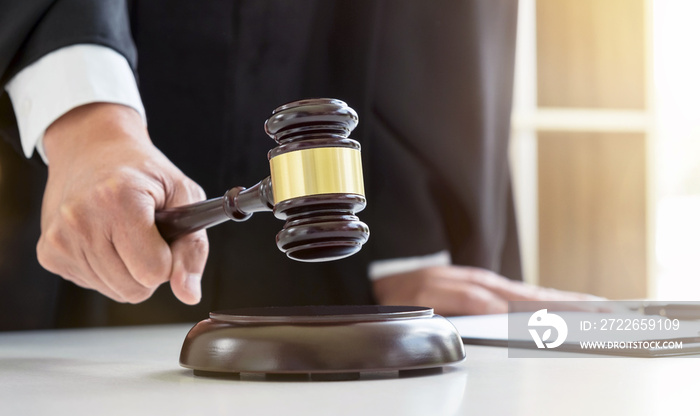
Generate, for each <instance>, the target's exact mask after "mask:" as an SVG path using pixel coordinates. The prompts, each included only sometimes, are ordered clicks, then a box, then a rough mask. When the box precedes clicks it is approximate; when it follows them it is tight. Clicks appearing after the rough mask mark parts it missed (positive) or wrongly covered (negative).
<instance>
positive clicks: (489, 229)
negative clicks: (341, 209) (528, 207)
mask: <svg viewBox="0 0 700 416" xmlns="http://www.w3.org/2000/svg"><path fill="white" fill-rule="evenodd" d="M25 3H27V2H10V1H3V3H2V7H3V8H4V9H5V10H11V11H12V13H13V16H14V17H13V18H8V17H7V16H8V14H7V13H5V14H3V16H4V17H2V18H0V19H2V21H0V23H1V24H0V27H2V28H4V29H2V30H5V32H6V33H8V34H11V36H10V37H0V39H2V40H0V48H1V49H0V71H2V80H3V81H7V80H8V79H9V77H10V76H12V75H13V74H14V73H16V72H17V71H18V70H20V69H21V68H23V67H24V66H26V65H28V64H30V63H31V62H33V61H35V60H36V59H38V58H39V57H41V56H43V55H44V54H46V53H47V52H49V51H51V50H55V49H57V48H60V47H61V46H65V45H69V44H75V43H97V44H102V45H105V46H108V47H111V48H113V49H115V50H117V51H118V52H120V53H122V54H123V55H124V56H125V57H127V59H128V60H129V62H130V63H131V65H132V67H133V68H134V70H135V71H136V73H137V75H138V80H139V83H140V90H141V94H142V99H143V101H144V104H145V107H146V111H147V115H148V121H149V131H150V134H151V137H152V139H153V141H154V142H155V143H156V145H157V146H158V147H159V148H160V149H161V150H163V152H164V153H165V154H166V155H167V156H168V157H169V158H170V159H171V160H172V161H173V162H174V163H175V164H176V165H177V166H178V167H180V168H181V169H182V170H183V171H184V172H185V173H186V174H187V175H189V176H190V177H192V178H193V179H194V180H195V181H197V182H198V183H200V184H201V185H202V186H203V187H204V189H205V191H206V192H207V194H208V195H209V196H219V195H221V194H223V192H224V191H225V190H226V189H228V188H230V187H232V186H237V185H243V186H250V185H253V184H254V183H256V182H257V181H259V180H260V179H262V178H263V177H265V176H267V175H268V174H269V170H268V169H269V168H268V166H267V160H266V154H267V151H268V150H269V149H270V148H271V147H273V146H274V142H273V141H272V140H270V139H269V138H267V136H265V135H264V132H263V130H262V124H263V122H264V120H265V119H266V118H267V117H268V116H269V114H270V112H271V110H272V109H274V108H275V107H277V106H278V105H280V104H283V103H286V102H288V101H292V100H296V99H300V98H306V97H318V96H323V97H334V98H339V99H343V100H345V101H346V102H348V103H349V104H350V105H351V106H352V107H353V108H355V109H356V110H357V111H358V114H359V116H360V125H359V126H358V128H357V129H356V131H355V132H354V133H353V135H352V136H353V137H354V138H355V139H357V140H358V141H360V143H361V144H362V146H363V150H362V151H363V163H364V171H365V177H366V182H367V183H366V187H367V199H368V207H367V209H366V210H365V211H363V212H362V213H360V217H361V218H362V219H363V220H364V221H365V222H367V223H368V224H369V226H370V229H371V237H370V241H369V242H368V244H367V245H366V247H365V248H363V250H362V251H361V252H360V253H359V254H358V255H355V256H353V257H351V258H349V259H346V260H342V261H338V262H333V263H326V264H311V265H310V264H302V263H295V262H293V261H290V260H287V259H286V258H285V257H284V255H283V254H281V253H280V252H279V251H277V248H276V247H275V244H274V236H275V234H276V233H277V232H278V231H279V230H280V229H281V226H282V223H281V222H280V221H279V220H276V219H274V218H273V217H272V216H271V215H265V214H257V215H256V216H254V217H253V218H252V219H251V220H249V221H248V222H246V223H235V224H234V223H228V224H223V225H220V226H217V227H215V228H213V229H210V231H209V237H210V243H211V252H210V258H209V262H208V264H207V269H206V271H205V276H204V280H203V299H202V302H201V304H200V305H199V306H197V307H187V306H184V305H180V304H179V303H178V302H177V301H176V300H175V299H174V297H173V296H172V294H170V293H169V288H167V287H164V288H162V289H159V290H158V291H157V292H156V294H155V295H154V297H153V298H152V299H151V300H149V301H147V302H144V303H143V304H140V305H120V304H117V303H115V302H112V301H109V300H107V299H105V298H103V297H102V296H100V295H98V294H96V293H94V292H89V291H85V290H82V289H79V288H76V287H75V286H73V285H72V284H69V283H60V284H58V283H55V282H57V281H59V280H58V279H55V280H53V281H52V283H51V284H52V285H54V286H57V288H56V289H55V293H54V294H53V295H52V296H49V295H47V297H51V299H54V302H53V303H51V302H49V303H48V305H49V306H46V307H44V308H43V309H44V310H43V311H38V309H39V308H34V311H33V312H32V311H29V312H31V313H30V314H32V315H36V316H39V315H40V316H42V317H43V318H42V319H39V320H36V321H35V322H34V325H48V326H53V325H58V326H75V325H107V324H133V323H156V322H169V321H181V320H192V321H194V320H198V319H201V318H203V317H205V316H206V313H207V312H208V311H210V310H215V309H221V308H228V307H238V306H251V305H299V304H350V303H370V302H372V301H373V299H372V294H371V288H370V284H369V282H368V280H367V278H366V268H367V264H368V263H369V262H370V261H372V260H378V259H388V258H395V257H407V256H415V255H425V254H430V253H435V252H438V251H440V250H449V251H450V252H451V254H452V257H453V260H454V262H455V263H457V264H465V265H472V266H477V267H484V268H487V269H491V270H494V271H496V272H500V273H502V274H505V275H507V276H508V277H512V278H519V277H520V270H519V257H518V251H517V235H516V233H515V224H514V220H513V215H512V214H513V210H512V208H513V203H512V198H511V189H510V181H509V170H508V163H507V139H508V135H509V127H510V106H511V91H512V76H513V73H512V71H513V59H514V41H515V19H516V9H517V4H516V1H515V0H463V1H445V0H441V1H432V2H427V1H423V0H387V1H373V0H362V1H359V0H354V1H342V0H338V1H329V0H300V1H294V2H288V1H282V0H253V1H245V0H244V1H222V0H203V1H198V2H192V1H188V0H148V1H138V0H134V1H132V2H129V3H128V4H127V3H125V2H124V1H120V0H112V1H96V0H95V1H91V0H56V1H43V2H42V1H36V2H32V4H31V5H28V4H25ZM15 17H17V18H15ZM5 23H7V25H9V26H6V25H5ZM136 51H138V60H137V59H136ZM0 103H1V104H0V105H2V107H1V111H0V123H1V124H0V131H2V134H3V135H4V136H5V137H6V138H8V139H9V142H10V143H14V144H15V146H16V145H17V143H18V138H17V132H16V126H15V125H14V118H13V115H12V112H11V107H10V106H9V105H8V102H7V96H6V95H5V96H3V97H2V98H1V100H0ZM6 156H7V155H6ZM23 175H24V176H23V178H24V177H26V178H33V177H35V176H36V175H29V176H26V175H27V174H26V172H25V173H24V174H23ZM22 180H25V179H22ZM36 182H38V183H40V180H37V181H36ZM35 188H36V189H32V190H31V191H30V192H29V193H30V194H32V195H35V194H36V195H39V192H40V189H38V188H39V187H38V186H35ZM29 199H30V200H29V201H27V202H26V203H29V204H31V208H32V209H33V210H34V211H37V209H38V206H37V205H38V200H39V199H38V196H34V197H33V199H32V198H29ZM3 203H4V202H3ZM32 218H34V217H31V218H28V219H25V221H28V222H29V223H31V222H32V221H34V223H33V228H32V226H31V225H32V224H30V226H29V227H28V228H27V230H29V234H30V235H32V236H33V237H38V234H37V233H38V229H37V227H36V223H35V221H36V220H34V219H32ZM36 218H38V214H36ZM27 250H28V249H27ZM31 252H32V254H33V250H31ZM2 256H3V254H2V253H0V257H2ZM27 264H29V262H28V261H24V262H23V263H22V264H15V265H10V266H5V267H9V268H8V269H7V270H6V271H3V275H4V276H11V277H16V276H17V275H18V274H23V275H24V277H25V278H26V279H31V281H35V282H38V281H41V282H42V283H41V284H42V285H45V286H47V287H48V286H50V284H48V283H46V282H47V281H46V280H42V279H45V278H40V277H38V276H37V272H36V270H35V269H32V270H31V276H29V275H27V274H26V273H25V272H24V270H29V269H30V268H31V267H29V266H27ZM0 267H3V266H2V263H0ZM32 267H34V268H35V267H36V266H35V265H34V266H32ZM11 277H10V278H9V279H8V280H11ZM38 285H39V283H37V284H34V285H33V286H31V287H29V288H26V290H25V291H22V290H21V288H18V287H13V289H14V292H15V295H16V296H20V297H23V296H25V295H26V294H27V290H28V291H34V290H36V288H37V287H38ZM20 286H21V285H20ZM47 293H48V292H47ZM52 293H53V292H52ZM3 294H6V293H4V292H0V296H2V295H3ZM1 307H2V306H0V308H1ZM15 307H18V306H15ZM25 309H26V306H25ZM12 312H13V311H8V313H12ZM12 314H13V315H17V313H16V312H14V313H12ZM3 315H5V313H3ZM18 319H19V318H18ZM37 322H38V323H37ZM1 324H2V322H0V325H1ZM10 324H11V323H10ZM30 324H31V323H28V324H27V325H30ZM5 325H8V323H7V322H6V323H5ZM25 326H26V325H25Z"/></svg>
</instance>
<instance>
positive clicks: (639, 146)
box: [511, 0, 700, 301]
mask: <svg viewBox="0 0 700 416" xmlns="http://www.w3.org/2000/svg"><path fill="white" fill-rule="evenodd" d="M519 7H520V13H519V28H518V30H519V32H518V51H517V66H516V89H515V97H514V111H513V118H512V129H513V140H512V147H511V161H512V164H513V169H514V183H515V186H516V199H517V209H518V218H519V224H520V229H521V247H522V249H523V253H524V264H525V266H524V267H525V275H526V280H528V281H529V282H532V283H539V284H542V285H545V286H553V287H557V288H561V289H569V290H577V291H583V292H590V293H594V294H597V295H601V296H606V297H610V298H616V299H619V298H642V297H649V298H655V299H658V300H664V301H673V300H698V299H699V298H700V100H699V98H700V52H699V50H698V47H697V41H698V39H700V20H699V19H700V1H697V0H520V6H519Z"/></svg>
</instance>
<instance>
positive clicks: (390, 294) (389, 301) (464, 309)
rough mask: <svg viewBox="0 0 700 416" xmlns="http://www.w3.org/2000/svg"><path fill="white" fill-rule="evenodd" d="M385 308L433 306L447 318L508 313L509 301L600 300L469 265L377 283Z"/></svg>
mask: <svg viewBox="0 0 700 416" xmlns="http://www.w3.org/2000/svg"><path fill="white" fill-rule="evenodd" d="M373 288H374V294H375V297H376V298H377V301H378V302H379V303H380V304H382V305H415V306H426V307H431V308H433V309H434V310H435V313H437V314H440V315H445V316H458V315H482V314H495V313H508V302H509V301H559V302H576V301H600V300H601V298H599V297H596V296H593V295H588V294H584V293H576V292H565V291H560V290H555V289H548V288H543V287H538V286H532V285H528V284H525V283H522V282H519V281H514V280H510V279H507V278H505V277H503V276H500V275H498V274H496V273H493V272H491V271H489V270H485V269H480V268H476V267H466V266H435V267H427V268H423V269H419V270H415V271H412V272H408V273H400V274H395V275H391V276H386V277H383V278H381V279H378V280H376V281H374V283H373Z"/></svg>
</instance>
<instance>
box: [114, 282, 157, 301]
mask: <svg viewBox="0 0 700 416" xmlns="http://www.w3.org/2000/svg"><path fill="white" fill-rule="evenodd" d="M155 290H156V288H155V287H153V288H148V287H143V286H137V285H134V286H133V287H131V288H129V289H128V290H124V291H122V292H121V293H119V295H120V296H121V298H122V299H123V301H124V302H126V303H131V304H136V303H141V302H143V301H145V300H147V299H148V298H150V297H151V295H153V292H155Z"/></svg>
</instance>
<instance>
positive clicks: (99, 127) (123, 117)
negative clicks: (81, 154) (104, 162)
mask: <svg viewBox="0 0 700 416" xmlns="http://www.w3.org/2000/svg"><path fill="white" fill-rule="evenodd" d="M124 140H128V141H133V142H134V144H151V141H150V138H149V136H148V133H147V130H146V126H145V124H144V122H143V118H142V117H141V115H140V114H139V112H138V111H136V110H134V109H133V108H131V107H129V106H125V105H121V104H113V103H91V104H85V105H82V106H79V107H76V108H74V109H72V110H70V111H68V112H67V113H65V114H63V115H62V116H61V117H59V118H58V119H57V120H56V121H54V122H53V123H52V124H51V125H50V126H49V127H48V128H47V129H46V133H45V135H44V139H43V146H44V151H45V153H46V158H47V160H48V161H53V162H56V161H58V160H62V159H64V155H69V156H68V158H69V160H70V158H72V157H74V156H75V155H76V153H77V151H79V150H83V149H85V148H86V147H92V146H94V145H96V144H100V145H102V144H105V142H115V141H124Z"/></svg>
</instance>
